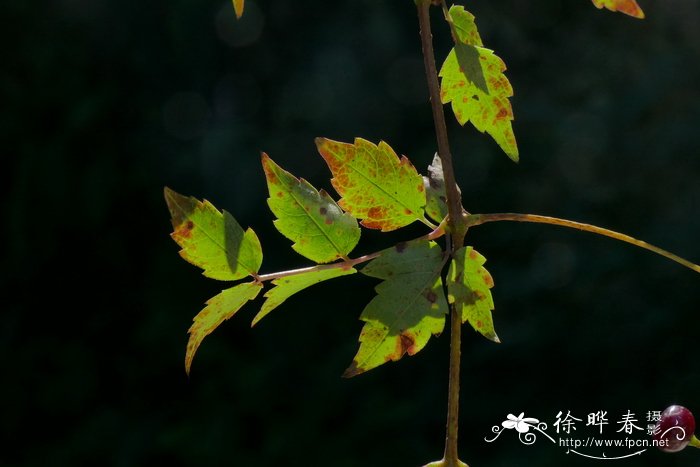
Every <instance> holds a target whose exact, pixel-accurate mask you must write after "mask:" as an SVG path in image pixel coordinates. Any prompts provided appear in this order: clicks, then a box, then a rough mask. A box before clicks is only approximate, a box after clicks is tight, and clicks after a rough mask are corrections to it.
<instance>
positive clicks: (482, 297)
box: [447, 246, 500, 342]
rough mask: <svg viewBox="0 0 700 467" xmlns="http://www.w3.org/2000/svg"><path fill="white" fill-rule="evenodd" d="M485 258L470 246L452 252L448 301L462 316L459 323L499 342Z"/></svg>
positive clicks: (448, 275) (490, 278)
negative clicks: (469, 326) (495, 328)
mask: <svg viewBox="0 0 700 467" xmlns="http://www.w3.org/2000/svg"><path fill="white" fill-rule="evenodd" d="M485 262H486V258H484V257H483V256H481V255H480V254H479V253H478V252H477V251H476V250H474V249H473V248H472V247H470V246H467V247H462V248H460V249H459V250H457V252H456V253H455V255H454V259H453V260H452V263H451V264H450V270H449V271H448V273H447V291H448V296H447V297H448V300H449V302H450V303H454V304H455V306H456V307H457V310H458V311H459V312H460V313H461V315H462V323H465V322H467V321H469V324H471V325H472V327H473V328H474V329H475V330H477V331H478V332H480V333H481V334H483V335H484V336H485V337H486V338H488V339H491V340H492V341H494V342H500V340H499V339H498V336H497V335H496V331H495V330H494V328H493V317H492V315H491V311H492V310H493V308H494V305H493V297H492V296H491V290H490V289H491V288H492V287H493V278H492V277H491V274H489V272H488V271H487V270H486V269H485V268H484V263H485Z"/></svg>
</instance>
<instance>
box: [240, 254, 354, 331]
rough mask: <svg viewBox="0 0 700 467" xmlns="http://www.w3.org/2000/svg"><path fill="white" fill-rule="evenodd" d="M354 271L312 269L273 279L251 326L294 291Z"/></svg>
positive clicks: (351, 269)
mask: <svg viewBox="0 0 700 467" xmlns="http://www.w3.org/2000/svg"><path fill="white" fill-rule="evenodd" d="M356 272H357V269H355V268H352V267H348V268H344V267H338V268H333V269H322V270H312V271H308V272H304V273H301V274H295V275H293V276H288V277H282V278H280V279H275V280H273V281H272V283H273V284H274V285H275V287H273V288H272V289H270V290H268V291H267V292H266V293H265V297H266V298H267V300H265V303H263V306H262V308H261V309H260V312H259V313H258V314H257V315H255V318H253V323H252V325H251V326H255V325H256V324H257V323H258V321H260V320H261V319H263V318H264V317H265V316H267V314H268V313H270V312H271V311H272V310H274V309H275V308H277V307H278V306H280V305H281V304H282V303H284V302H285V300H287V299H288V298H289V297H291V296H292V295H294V294H295V293H297V292H300V291H302V290H304V289H305V288H307V287H311V286H312V285H314V284H318V283H319V282H323V281H327V280H328V279H333V278H335V277H340V276H347V275H349V274H355V273H356Z"/></svg>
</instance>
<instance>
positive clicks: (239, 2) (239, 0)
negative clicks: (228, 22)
mask: <svg viewBox="0 0 700 467" xmlns="http://www.w3.org/2000/svg"><path fill="white" fill-rule="evenodd" d="M244 6H245V0H233V10H234V11H235V12H236V18H240V17H241V16H243V7H244Z"/></svg>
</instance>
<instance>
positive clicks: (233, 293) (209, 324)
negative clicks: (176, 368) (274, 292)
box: [185, 282, 262, 374]
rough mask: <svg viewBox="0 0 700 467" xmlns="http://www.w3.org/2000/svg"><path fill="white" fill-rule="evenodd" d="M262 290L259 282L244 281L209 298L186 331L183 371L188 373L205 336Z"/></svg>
mask: <svg viewBox="0 0 700 467" xmlns="http://www.w3.org/2000/svg"><path fill="white" fill-rule="evenodd" d="M260 290H262V284H261V283H260V282H246V283H244V284H238V285H237V286H235V287H231V288H230V289H226V290H224V291H223V292H221V293H220V294H219V295H217V296H215V297H213V298H211V299H209V300H208V301H207V306H206V307H205V308H204V309H203V310H202V311H200V312H199V313H198V314H197V316H195V317H194V322H193V323H192V326H191V327H190V330H189V331H188V332H189V333H190V339H189V341H188V342H187V353H186V354H185V371H187V374H189V373H190V367H191V366H192V359H193V358H194V354H195V352H197V349H198V348H199V345H200V344H201V343H202V340H204V338H205V337H207V336H208V335H209V334H211V332H212V331H213V330H214V329H216V328H217V327H218V326H219V325H220V324H221V323H223V322H224V321H226V320H227V319H229V318H230V317H231V316H233V315H234V314H236V312H237V311H238V310H240V309H241V307H242V306H243V305H245V304H246V302H247V301H248V300H253V299H254V298H255V297H257V295H258V293H259V292H260Z"/></svg>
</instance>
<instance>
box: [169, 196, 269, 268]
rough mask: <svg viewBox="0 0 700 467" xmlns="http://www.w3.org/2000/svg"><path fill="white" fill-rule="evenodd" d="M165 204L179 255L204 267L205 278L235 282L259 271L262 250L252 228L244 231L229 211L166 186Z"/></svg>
mask: <svg viewBox="0 0 700 467" xmlns="http://www.w3.org/2000/svg"><path fill="white" fill-rule="evenodd" d="M165 201H166V202H167V204H168V209H169V210H170V215H171V217H172V224H173V229H174V231H173V233H172V234H171V237H172V238H173V240H175V242H176V243H177V244H178V245H180V247H181V248H182V250H180V256H182V257H183V258H184V259H185V260H187V261H189V262H190V263H192V264H194V265H195V266H198V267H200V268H202V269H203V270H204V272H203V274H204V275H205V276H207V277H211V278H212V279H219V280H224V281H232V280H236V279H240V278H242V277H245V276H247V275H255V274H256V273H257V272H258V270H259V269H260V265H261V264H262V248H261V247H260V240H258V237H257V235H255V232H254V231H253V229H250V228H249V229H248V230H246V231H245V232H243V229H242V228H241V226H240V225H239V224H238V222H236V219H234V218H233V216H231V214H229V213H228V212H226V211H224V212H223V213H222V212H220V211H219V210H218V209H216V208H215V207H214V206H213V205H212V204H211V203H210V202H209V201H207V200H204V201H199V200H197V199H196V198H193V197H187V196H182V195H180V194H178V193H176V192H175V191H173V190H171V189H170V188H167V187H166V188H165Z"/></svg>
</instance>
